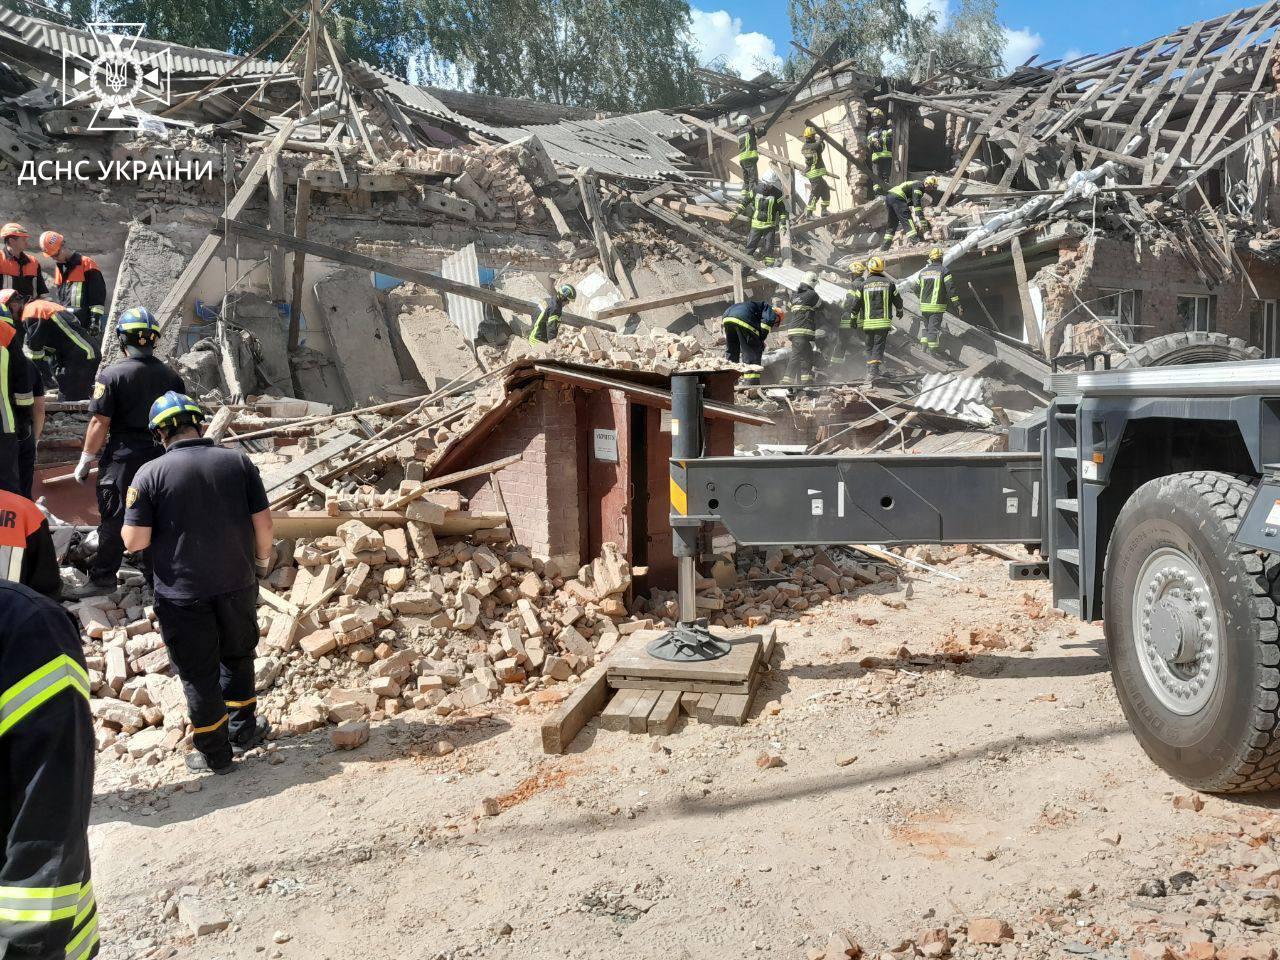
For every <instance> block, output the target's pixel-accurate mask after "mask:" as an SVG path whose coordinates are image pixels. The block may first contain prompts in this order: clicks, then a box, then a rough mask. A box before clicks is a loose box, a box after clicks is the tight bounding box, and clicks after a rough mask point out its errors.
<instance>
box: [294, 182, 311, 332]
mask: <svg viewBox="0 0 1280 960" xmlns="http://www.w3.org/2000/svg"><path fill="white" fill-rule="evenodd" d="M310 212H311V181H310V180H308V179H307V178H306V177H303V178H301V179H300V180H298V195H297V199H296V200H295V202H294V206H293V235H294V236H295V237H297V238H298V239H299V240H305V239H306V238H307V219H308V217H309V215H310ZM306 269H307V255H306V254H305V253H297V252H295V253H294V255H293V284H292V290H290V296H289V347H288V349H289V352H290V353H293V351H295V350H297V349H298V343H299V340H300V338H301V336H302V287H303V279H304V277H305V275H306Z"/></svg>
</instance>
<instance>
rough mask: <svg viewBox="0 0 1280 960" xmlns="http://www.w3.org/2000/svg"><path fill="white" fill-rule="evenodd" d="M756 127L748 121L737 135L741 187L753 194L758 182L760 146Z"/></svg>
mask: <svg viewBox="0 0 1280 960" xmlns="http://www.w3.org/2000/svg"><path fill="white" fill-rule="evenodd" d="M758 140H759V135H758V133H757V132H756V125H755V123H754V122H753V121H750V120H748V121H747V126H746V127H745V129H743V131H742V132H741V133H740V134H738V166H740V167H741V168H742V186H743V189H744V190H750V191H752V192H753V193H754V192H755V188H756V184H757V183H759V182H760V175H759V169H760V144H759V142H758Z"/></svg>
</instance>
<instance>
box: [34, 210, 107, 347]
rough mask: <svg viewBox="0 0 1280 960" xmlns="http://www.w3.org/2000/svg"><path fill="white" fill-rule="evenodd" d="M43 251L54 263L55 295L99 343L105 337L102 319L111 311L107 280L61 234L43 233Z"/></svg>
mask: <svg viewBox="0 0 1280 960" xmlns="http://www.w3.org/2000/svg"><path fill="white" fill-rule="evenodd" d="M40 249H41V251H42V252H43V253H44V255H45V256H46V257H48V258H49V259H51V260H52V261H53V263H54V267H53V286H54V290H55V291H56V293H55V296H57V298H58V300H60V301H61V302H62V303H63V304H64V305H65V306H66V307H67V308H68V309H69V310H71V311H72V312H73V313H74V314H75V315H76V319H77V320H79V321H80V325H81V326H82V327H84V328H85V329H86V330H88V331H89V333H90V334H91V335H92V337H93V339H94V340H95V341H98V340H100V339H101V337H102V317H103V315H104V314H105V313H106V310H107V281H106V280H105V279H104V278H103V276H102V271H101V270H99V269H98V265H97V264H96V263H95V262H94V261H93V260H92V259H90V258H89V257H86V256H84V255H82V254H79V253H76V252H75V251H74V250H72V249H71V248H70V247H68V246H67V241H66V239H65V238H64V237H63V236H62V234H60V233H55V232H54V231H52V230H46V231H45V232H44V233H42V234H40Z"/></svg>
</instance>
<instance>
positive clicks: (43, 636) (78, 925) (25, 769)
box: [0, 582, 98, 960]
mask: <svg viewBox="0 0 1280 960" xmlns="http://www.w3.org/2000/svg"><path fill="white" fill-rule="evenodd" d="M0 704H3V705H2V706H0V762H3V764H4V769H5V780H4V786H5V800H4V805H3V813H0V829H3V830H4V838H3V841H2V842H3V844H4V857H3V858H2V859H0V954H3V956H5V957H13V958H15V960H17V958H19V957H29V958H31V960H90V958H91V957H95V956H97V955H98V911H97V906H96V904H95V903H94V899H93V884H92V882H91V880H90V874H89V808H90V804H91V803H92V801H93V760H94V741H93V719H92V717H91V716H90V713H89V674H88V672H87V671H86V670H85V662H84V652H83V650H82V649H81V643H80V631H79V630H78V629H76V625H75V623H74V621H73V620H72V619H71V617H70V616H69V615H68V614H67V612H66V611H65V610H63V609H62V608H61V607H60V606H58V604H56V603H54V602H53V601H52V600H49V599H48V598H46V597H42V596H40V594H39V593H37V592H36V591H35V590H32V589H31V588H29V587H25V586H23V585H22V584H20V583H8V582H0Z"/></svg>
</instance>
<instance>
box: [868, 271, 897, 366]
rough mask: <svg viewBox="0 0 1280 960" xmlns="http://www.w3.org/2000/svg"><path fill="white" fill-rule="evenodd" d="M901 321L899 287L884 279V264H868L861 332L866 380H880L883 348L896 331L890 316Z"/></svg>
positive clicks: (886, 278)
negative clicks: (865, 355) (890, 335)
mask: <svg viewBox="0 0 1280 960" xmlns="http://www.w3.org/2000/svg"><path fill="white" fill-rule="evenodd" d="M891 312H896V315H897V318H898V319H899V320H901V319H902V313H903V308H902V295H901V294H900V293H898V286H897V284H895V283H894V282H893V281H892V280H890V279H889V278H888V277H886V276H885V275H884V260H882V259H881V258H880V257H872V258H871V259H870V260H868V261H867V279H866V280H865V281H864V282H863V284H862V331H863V334H864V336H865V338H866V344H867V379H869V380H870V381H871V382H872V383H875V382H876V381H877V380H879V379H880V374H881V367H882V366H883V365H884V345H885V343H886V342H887V341H888V339H889V331H890V330H892V329H893V322H892V320H891V319H890V313H891Z"/></svg>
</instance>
